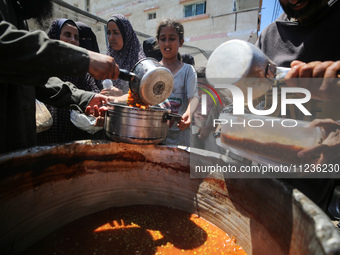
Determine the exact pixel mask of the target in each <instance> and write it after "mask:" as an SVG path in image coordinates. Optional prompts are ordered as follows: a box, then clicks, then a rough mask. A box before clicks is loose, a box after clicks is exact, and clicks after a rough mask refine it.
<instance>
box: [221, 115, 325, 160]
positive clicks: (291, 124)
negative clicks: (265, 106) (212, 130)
mask: <svg viewBox="0 0 340 255" xmlns="http://www.w3.org/2000/svg"><path fill="white" fill-rule="evenodd" d="M219 119H220V122H221V124H222V127H221V138H220V143H219V144H220V145H221V146H222V147H225V148H227V149H231V150H232V151H233V150H234V152H236V153H237V154H240V155H241V156H244V157H246V158H249V159H251V160H254V161H257V162H258V163H285V164H300V163H303V162H302V159H301V158H299V157H298V156H297V154H298V152H299V151H301V150H303V149H306V148H309V147H312V146H315V145H317V144H318V143H320V142H322V140H323V138H324V132H323V130H322V129H321V128H319V127H310V126H308V122H306V121H299V120H293V119H284V118H275V117H269V116H258V115H253V114H245V115H232V114H228V113H222V114H221V115H220V116H219ZM308 163H313V162H308Z"/></svg>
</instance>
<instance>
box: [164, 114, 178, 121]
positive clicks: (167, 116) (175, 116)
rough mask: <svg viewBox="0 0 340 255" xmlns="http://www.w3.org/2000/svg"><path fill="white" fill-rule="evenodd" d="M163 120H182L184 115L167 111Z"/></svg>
mask: <svg viewBox="0 0 340 255" xmlns="http://www.w3.org/2000/svg"><path fill="white" fill-rule="evenodd" d="M163 120H164V121H167V120H174V121H177V122H180V121H181V120H182V115H180V114H176V113H165V114H164V115H163Z"/></svg>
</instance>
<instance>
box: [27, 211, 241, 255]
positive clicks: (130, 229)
mask: <svg viewBox="0 0 340 255" xmlns="http://www.w3.org/2000/svg"><path fill="white" fill-rule="evenodd" d="M235 242H236V240H235V238H231V237H229V236H228V235H227V234H226V233H225V232H223V231H222V230H221V229H219V228H217V227H216V226H214V225H212V224H211V223H209V222H207V221H206V220H204V219H202V218H200V217H198V216H197V215H194V214H190V213H187V212H184V211H180V210H176V209H172V208H168V207H162V206H153V205H136V206H127V207H117V208H110V209H107V210H104V211H100V212H97V213H95V214H92V215H89V216H86V217H83V218H81V219H79V220H76V221H74V222H72V223H70V224H68V225H66V226H64V227H62V228H61V229H59V230H57V231H55V232H53V233H52V234H50V235H49V236H47V237H45V238H44V239H42V240H41V241H39V242H38V243H37V244H35V245H34V246H32V247H31V248H30V249H28V250H27V251H26V252H25V253H24V254H35V255H39V254H44V255H45V254H70V255H75V254H82V255H85V254H100V255H105V254H119V255H120V254H146V255H151V254H197V255H200V254H229V255H246V253H245V251H244V250H243V249H242V247H240V246H239V245H237V244H236V243H235Z"/></svg>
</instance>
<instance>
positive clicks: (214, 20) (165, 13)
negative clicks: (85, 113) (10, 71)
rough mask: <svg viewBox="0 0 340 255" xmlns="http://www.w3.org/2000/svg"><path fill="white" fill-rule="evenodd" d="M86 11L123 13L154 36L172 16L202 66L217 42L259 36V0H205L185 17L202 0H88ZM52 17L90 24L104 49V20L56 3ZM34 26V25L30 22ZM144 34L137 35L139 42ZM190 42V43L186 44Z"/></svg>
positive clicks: (81, 0)
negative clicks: (198, 11)
mask: <svg viewBox="0 0 340 255" xmlns="http://www.w3.org/2000/svg"><path fill="white" fill-rule="evenodd" d="M87 1H88V0H67V1H65V2H67V3H68V4H71V5H73V6H76V7H78V8H80V9H81V10H86V9H87V6H86V3H87ZM89 1H90V2H89V3H90V5H89V13H91V14H93V15H96V16H98V17H99V18H102V19H104V20H107V19H108V18H109V17H110V16H111V15H112V14H116V13H120V14H124V15H125V16H127V17H128V19H129V20H130V22H131V24H132V26H133V28H134V29H135V31H138V32H142V33H143V34H145V35H146V36H147V35H150V36H155V33H156V27H157V24H158V23H159V21H160V20H162V19H164V18H168V17H171V18H175V19H178V20H180V21H181V22H182V24H183V26H184V30H185V33H184V37H185V43H184V45H185V46H184V47H182V48H181V49H180V52H181V53H184V52H187V53H190V54H192V55H193V56H194V57H195V62H196V66H205V65H206V63H207V58H206V57H207V55H203V54H202V53H201V51H200V50H203V51H204V52H206V53H207V54H210V53H211V52H212V51H213V50H214V49H215V48H216V47H217V46H219V45H220V44H222V43H223V42H225V41H227V40H231V39H235V38H237V39H242V40H245V41H249V42H252V43H255V41H256V39H257V36H258V34H257V33H258V20H259V8H260V7H261V6H260V5H262V0H206V13H205V14H203V15H198V16H192V17H189V18H184V6H185V5H190V4H194V3H200V2H203V0H171V1H169V0H115V1H112V0H110V1H109V0H89ZM149 13H156V19H152V20H148V14H149ZM54 17H66V18H70V19H74V20H76V21H78V20H79V21H82V22H84V23H86V24H88V25H90V26H91V27H92V28H93V30H94V32H95V33H96V35H97V40H98V43H99V45H100V51H101V52H102V53H105V52H106V38H105V27H104V25H105V24H103V23H101V22H97V21H95V20H93V19H90V18H87V17H85V16H83V15H81V14H77V13H74V12H71V11H68V10H67V9H65V8H64V7H61V6H59V5H57V4H55V14H54ZM32 26H33V25H32ZM146 36H139V39H140V41H141V42H142V41H143V40H144V39H145V38H146ZM186 46H190V47H186Z"/></svg>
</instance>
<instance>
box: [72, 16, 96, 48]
mask: <svg viewBox="0 0 340 255" xmlns="http://www.w3.org/2000/svg"><path fill="white" fill-rule="evenodd" d="M76 24H77V26H78V29H79V46H80V47H83V48H85V49H88V50H91V51H94V52H99V46H98V42H97V37H96V35H95V34H94V33H93V31H92V29H91V27H89V26H88V25H86V24H85V23H83V22H80V21H77V22H76Z"/></svg>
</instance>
